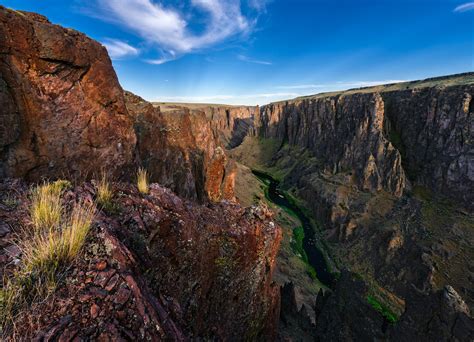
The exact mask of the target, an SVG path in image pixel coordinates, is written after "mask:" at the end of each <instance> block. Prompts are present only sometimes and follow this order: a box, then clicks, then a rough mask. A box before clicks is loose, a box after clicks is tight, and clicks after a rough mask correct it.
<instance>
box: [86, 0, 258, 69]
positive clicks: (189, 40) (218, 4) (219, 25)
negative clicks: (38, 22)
mask: <svg viewBox="0 0 474 342" xmlns="http://www.w3.org/2000/svg"><path fill="white" fill-rule="evenodd" d="M97 3H98V6H99V7H98V9H99V11H100V13H99V14H98V15H95V16H96V17H98V18H100V19H102V20H108V21H112V22H114V23H116V24H119V25H120V26H122V27H125V28H127V29H128V30H129V31H131V32H133V33H134V34H136V35H138V36H140V37H141V38H142V39H143V40H144V41H145V42H147V43H148V44H150V45H151V46H153V47H155V48H156V49H157V50H158V51H159V52H160V56H159V57H158V58H157V59H156V60H154V61H149V62H154V64H163V63H164V62H167V61H170V60H173V59H176V58H177V57H179V56H181V55H183V54H186V53H190V52H193V51H196V50H200V49H203V48H206V47H210V46H212V45H214V44H216V43H219V42H222V41H224V40H226V39H228V38H230V37H234V36H238V35H244V34H247V33H249V32H250V31H251V29H252V28H253V26H254V25H255V20H251V19H250V18H247V17H246V16H244V15H243V14H242V11H241V8H240V1H239V0H220V1H219V0H190V6H191V7H190V8H188V10H189V12H187V13H182V12H180V11H179V10H178V8H174V7H172V6H165V5H163V4H161V3H158V2H156V1H152V0H97ZM191 9H192V10H191ZM203 13H205V14H206V16H204V17H203ZM198 16H199V20H202V19H205V20H204V22H205V28H204V29H203V30H202V31H200V32H199V33H196V32H193V31H192V29H191V27H190V23H191V22H192V20H193V19H194V17H198Z"/></svg>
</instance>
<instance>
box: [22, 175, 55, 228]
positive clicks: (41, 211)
mask: <svg viewBox="0 0 474 342" xmlns="http://www.w3.org/2000/svg"><path fill="white" fill-rule="evenodd" d="M61 192H62V190H61V187H59V186H56V185H55V183H51V184H48V183H45V184H43V185H41V186H38V187H37V188H35V189H34V190H33V192H32V196H31V208H30V214H31V222H32V223H33V225H34V227H35V228H36V229H37V230H40V229H43V228H48V227H49V228H53V227H57V226H58V225H59V221H60V220H61V215H62V211H63V206H62V203H61Z"/></svg>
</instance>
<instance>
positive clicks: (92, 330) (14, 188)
mask: <svg viewBox="0 0 474 342" xmlns="http://www.w3.org/2000/svg"><path fill="white" fill-rule="evenodd" d="M95 189H96V187H95V186H94V183H92V184H91V183H84V184H82V185H80V186H76V187H75V188H74V189H70V190H67V191H66V192H65V193H64V194H63V200H64V203H65V206H66V207H69V206H70V205H72V203H74V202H76V201H78V200H85V201H91V200H93V199H94V196H95V193H96V190H95ZM112 189H113V191H114V193H115V196H114V198H113V203H114V208H115V209H114V210H113V212H108V211H100V212H98V213H97V217H96V219H95V221H94V227H93V229H92V231H91V233H90V237H89V238H88V243H87V244H86V245H85V248H84V251H83V255H81V257H80V258H78V259H77V260H76V261H75V262H74V263H73V265H71V267H70V268H68V269H67V270H66V272H65V274H63V275H62V277H61V279H63V280H64V281H61V282H59V283H58V288H57V289H56V291H55V295H54V296H50V297H48V298H47V299H46V300H44V301H43V302H41V303H40V305H33V306H32V307H30V308H29V309H28V310H26V311H22V313H21V316H20V317H19V318H18V319H19V320H21V322H23V323H22V324H18V326H17V327H16V331H15V333H16V336H17V337H18V336H21V338H22V339H25V340H32V339H33V338H34V337H36V338H39V339H41V340H60V341H63V340H64V341H69V340H73V339H74V338H79V339H83V340H114V341H115V340H150V341H160V340H173V341H183V340H195V339H205V340H242V339H245V340H274V336H275V334H276V330H277V328H276V325H277V323H278V314H279V298H280V297H279V288H278V287H277V286H275V285H274V284H273V283H272V273H273V270H274V266H275V257H276V253H277V251H278V248H279V243H280V239H281V231H280V228H279V227H278V226H277V225H275V224H274V223H273V221H272V217H271V213H270V212H268V211H267V210H266V209H264V208H262V207H252V208H247V209H245V208H242V207H240V206H239V205H237V204H231V203H224V202H223V203H220V204H208V205H205V206H204V205H202V206H201V205H197V204H196V203H195V202H190V201H184V200H182V199H180V198H179V197H177V196H176V195H175V194H173V193H172V192H171V191H170V190H168V189H166V188H163V187H161V186H159V185H158V184H152V185H151V186H150V193H149V195H146V196H143V195H140V194H139V193H138V191H137V189H136V187H135V186H132V185H129V184H125V183H114V184H113V185H112ZM5 198H9V199H10V201H9V205H8V206H6V205H3V204H2V205H0V222H2V224H3V223H4V225H5V226H6V227H5V229H3V228H2V230H1V231H0V233H1V235H0V245H1V246H5V247H7V248H6V249H5V250H3V249H2V251H0V266H1V268H0V269H2V270H6V274H5V275H4V276H5V277H7V278H8V277H9V276H12V275H13V274H14V272H15V265H17V264H18V262H15V260H17V259H16V258H18V253H17V254H16V255H13V254H12V253H6V251H7V250H12V249H11V248H9V246H12V245H13V246H14V243H15V242H16V239H17V238H18V234H17V233H18V232H19V231H20V230H21V229H24V227H29V225H30V224H31V223H30V222H29V215H28V213H29V211H28V208H29V205H30V199H29V188H28V185H27V184H26V183H24V182H22V181H8V180H7V181H4V182H2V183H0V202H1V203H4V199H5ZM12 203H14V205H13V204H12ZM18 322H19V321H18ZM4 332H5V331H3V332H2V333H4ZM4 337H5V336H4Z"/></svg>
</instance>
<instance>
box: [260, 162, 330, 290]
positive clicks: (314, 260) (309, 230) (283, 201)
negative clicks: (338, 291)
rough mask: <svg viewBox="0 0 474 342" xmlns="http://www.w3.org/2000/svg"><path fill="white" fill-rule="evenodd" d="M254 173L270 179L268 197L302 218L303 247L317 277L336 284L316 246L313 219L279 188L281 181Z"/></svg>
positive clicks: (327, 284)
mask: <svg viewBox="0 0 474 342" xmlns="http://www.w3.org/2000/svg"><path fill="white" fill-rule="evenodd" d="M252 172H253V174H254V175H255V176H257V177H258V178H259V179H261V180H262V181H265V180H266V181H268V182H269V184H268V199H269V200H270V201H272V202H273V203H274V204H276V205H278V206H279V207H284V208H287V209H289V210H291V211H292V212H293V213H294V214H295V215H296V216H297V217H298V219H299V220H300V222H301V225H302V226H303V230H304V239H303V248H304V250H305V252H306V255H307V256H308V263H309V264H310V265H311V266H312V267H313V268H314V269H315V270H316V275H317V278H318V279H319V281H320V282H321V283H323V284H324V285H326V286H327V287H332V286H333V285H334V281H335V279H334V275H333V274H332V273H331V272H329V269H328V266H327V264H326V260H325V258H324V256H323V253H322V252H321V251H320V250H319V249H318V247H317V246H316V234H315V231H314V227H313V224H312V223H311V220H310V219H309V218H308V217H307V216H306V215H305V214H304V212H303V211H302V210H301V208H299V207H298V206H297V205H295V204H293V202H292V201H290V200H289V199H288V198H287V196H286V195H285V193H283V192H281V191H280V190H279V189H278V185H279V184H280V183H279V181H277V180H276V179H274V178H273V177H271V176H270V175H268V174H266V173H263V172H259V171H256V170H252Z"/></svg>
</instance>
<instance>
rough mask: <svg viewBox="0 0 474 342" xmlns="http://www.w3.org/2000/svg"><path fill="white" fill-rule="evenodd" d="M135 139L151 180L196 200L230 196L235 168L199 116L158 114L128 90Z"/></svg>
mask: <svg viewBox="0 0 474 342" xmlns="http://www.w3.org/2000/svg"><path fill="white" fill-rule="evenodd" d="M125 98H126V104H127V108H128V111H129V113H130V115H131V116H132V117H133V122H134V129H135V132H136V135H137V157H138V159H139V160H140V162H141V164H142V165H143V166H144V167H145V168H146V169H147V170H148V171H149V173H150V177H151V180H152V181H155V182H158V183H160V184H162V185H163V186H166V187H169V188H170V189H172V190H173V191H175V192H176V193H177V194H180V195H181V196H184V197H186V198H190V199H195V200H199V201H201V202H202V201H204V200H208V199H209V200H212V201H218V200H221V199H228V200H231V199H233V197H234V194H233V188H234V177H235V170H234V165H233V163H232V161H230V160H228V158H227V156H226V154H225V151H224V148H223V147H222V146H221V143H220V141H219V138H218V136H217V134H216V133H215V132H214V130H213V129H212V124H211V123H210V122H209V120H208V119H207V118H206V116H205V115H204V113H203V112H200V111H193V112H191V111H190V110H189V109H186V108H177V109H175V110H173V111H164V112H162V111H160V107H154V106H153V105H152V104H150V103H148V102H146V101H145V100H143V99H142V98H140V97H138V96H136V95H133V94H132V93H129V92H127V93H126V94H125Z"/></svg>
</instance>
